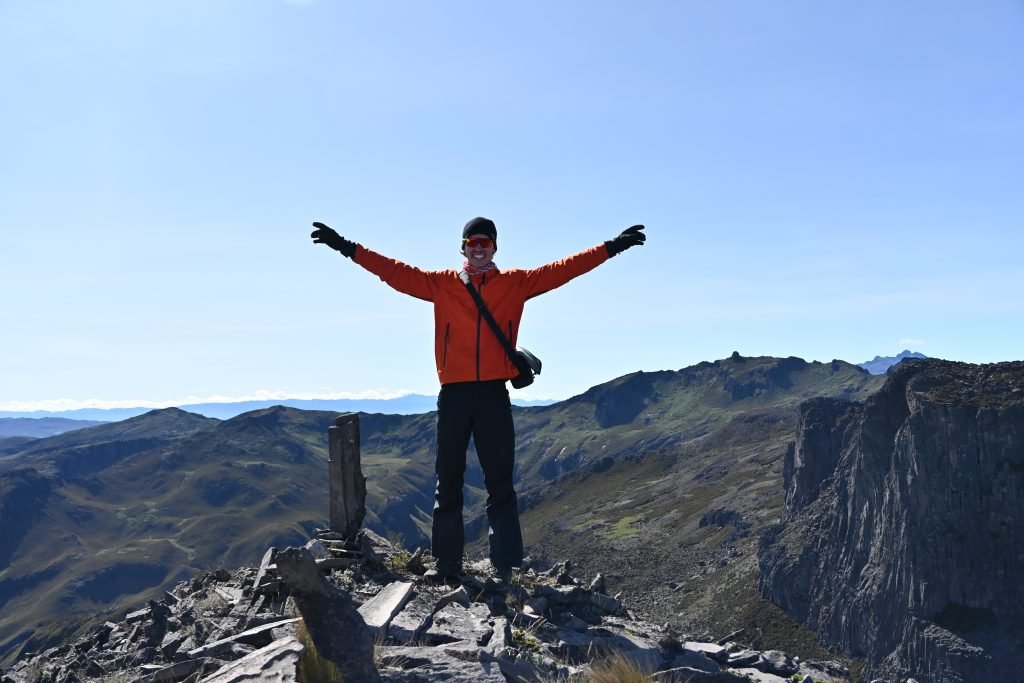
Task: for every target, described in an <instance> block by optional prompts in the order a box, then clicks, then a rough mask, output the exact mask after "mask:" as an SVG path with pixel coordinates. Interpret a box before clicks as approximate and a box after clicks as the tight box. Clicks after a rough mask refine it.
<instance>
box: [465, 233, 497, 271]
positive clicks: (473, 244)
mask: <svg viewBox="0 0 1024 683" xmlns="http://www.w3.org/2000/svg"><path fill="white" fill-rule="evenodd" d="M462 253H463V254H465V255H466V260H468V261H469V265H471V266H473V267H474V268H485V267H487V264H488V263H490V262H491V259H493V258H494V242H492V241H491V238H490V237H488V236H487V235H471V236H470V237H469V238H468V239H467V240H466V241H465V242H464V243H463V245H462Z"/></svg>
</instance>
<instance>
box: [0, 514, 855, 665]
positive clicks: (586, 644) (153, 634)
mask: <svg viewBox="0 0 1024 683" xmlns="http://www.w3.org/2000/svg"><path fill="white" fill-rule="evenodd" d="M314 566H315V568H316V571H319V572H322V573H323V574H324V576H320V575H319V574H317V573H316V572H315V571H314ZM488 568H489V564H488V563H487V562H486V561H481V562H478V563H475V564H472V565H470V566H469V567H468V569H469V572H468V573H467V574H466V575H464V576H462V577H460V582H459V584H458V585H454V586H435V585H431V584H429V583H427V582H426V581H425V580H424V579H423V577H422V574H423V572H424V564H423V562H422V556H421V554H420V553H419V552H417V553H414V554H410V553H408V552H406V551H403V550H398V549H396V548H394V547H393V546H392V545H391V544H390V543H388V542H387V541H386V540H384V539H382V538H380V537H379V536H376V535H375V534H373V533H372V532H369V531H367V530H363V531H362V532H360V537H359V539H358V542H356V543H353V542H352V541H344V540H341V539H340V538H339V535H338V534H331V533H329V532H328V533H322V534H321V535H320V537H319V538H318V539H314V540H312V541H310V543H308V544H307V546H306V548H305V549H287V550H283V551H281V552H277V551H275V550H274V549H271V550H269V551H268V552H267V553H266V555H265V557H264V559H263V562H262V563H261V564H260V566H259V568H256V567H253V568H246V569H239V570H237V571H235V572H228V571H225V570H218V571H216V572H208V573H206V574H204V575H202V576H200V577H198V578H196V579H193V580H191V581H186V582H183V583H180V584H178V585H177V586H176V587H175V588H174V590H173V591H169V592H168V593H167V594H166V595H165V596H164V598H163V599H162V600H159V601H151V602H150V603H149V604H148V606H146V607H144V608H142V609H139V610H136V611H133V612H130V613H129V614H127V615H126V616H125V617H124V618H123V619H120V620H118V621H111V622H107V623H105V624H103V625H101V626H98V627H97V628H95V629H93V630H92V632H91V633H89V634H88V635H87V636H86V637H84V638H81V639H80V640H78V641H76V642H74V643H66V644H64V645H61V646H59V647H55V648H52V649H49V650H47V651H46V652H42V653H38V654H33V655H25V656H23V657H22V658H21V659H20V660H19V661H18V662H17V663H16V664H15V665H14V666H13V667H11V668H10V669H8V670H6V671H0V683H76V682H78V681H110V680H125V681H160V682H162V683H177V682H179V681H197V680H201V681H204V682H214V683H241V682H242V681H268V680H273V681H297V680H299V671H300V670H301V671H304V672H305V674H306V675H307V676H311V675H312V674H311V673H310V672H311V671H313V670H317V671H321V672H323V671H325V670H329V669H330V667H331V666H332V663H334V664H340V666H339V667H338V669H339V671H341V673H342V674H343V675H345V676H346V677H345V678H344V680H350V681H371V680H381V681H391V682H396V683H397V682H399V681H401V682H402V683H418V682H429V681H449V682H452V683H457V682H459V681H465V682H467V683H469V682H473V683H476V682H478V681H495V682H496V683H505V682H507V681H514V682H538V683H539V682H540V681H550V682H552V683H554V682H556V681H570V680H571V681H576V682H578V683H582V682H584V681H587V680H590V673H591V672H592V671H593V670H594V669H595V668H600V667H601V666H602V665H603V664H602V663H604V662H607V661H609V660H612V661H616V660H615V658H618V660H617V661H619V662H625V663H626V664H625V666H632V667H635V668H637V669H639V670H643V671H646V672H648V679H647V680H651V681H658V682H659V683H677V682H679V683H681V682H683V681H688V682H690V683H750V682H751V681H759V682H761V683H785V681H787V680H789V677H791V676H792V675H793V674H800V675H801V676H802V680H803V681H804V683H810V682H814V681H817V682H818V683H823V682H828V681H837V682H840V681H842V682H845V681H848V680H849V672H848V671H847V670H846V669H844V668H843V667H841V666H840V665H838V664H835V663H834V662H817V661H810V662H801V661H799V659H796V658H792V657H789V656H787V655H786V654H785V653H782V652H777V651H768V652H760V651H755V650H751V649H749V648H747V647H744V646H743V645H741V644H740V642H738V641H739V638H740V634H731V635H730V636H728V637H727V638H726V639H722V641H721V642H716V641H715V640H713V639H712V638H710V637H709V636H692V635H684V634H682V633H679V632H678V631H676V630H675V629H673V628H672V627H670V626H669V625H667V624H666V625H665V626H660V627H659V626H653V625H651V624H648V623H645V622H643V621H641V620H638V619H636V618H635V616H634V615H633V614H632V613H631V612H630V611H629V610H628V609H626V608H625V606H624V605H623V604H622V603H621V601H620V600H619V599H618V598H616V597H612V596H609V595H606V594H605V593H604V579H603V577H600V576H598V577H596V578H595V579H594V580H593V581H591V582H588V583H583V582H581V581H580V580H579V579H577V578H576V577H574V576H573V575H572V572H571V566H570V564H569V563H568V562H563V563H559V564H557V565H555V566H554V567H551V568H549V569H547V570H546V571H539V569H538V568H532V567H531V568H524V571H523V572H522V573H521V574H517V575H516V577H515V578H514V580H513V582H512V583H511V585H505V586H501V585H499V584H496V583H495V582H494V581H493V580H492V581H488V580H486V579H487V570H488ZM356 606H358V607H357V610H358V615H359V616H361V617H362V620H363V621H362V622H360V620H359V618H358V617H357V616H356V614H355V611H356V610H353V607H356ZM371 627H372V628H371ZM371 632H375V633H376V637H375V641H376V645H375V646H373V647H372V648H368V645H370V643H372V642H373V641H371V640H370V639H369V634H370V633H371ZM370 650H372V652H371V651H370ZM325 660H326V661H325ZM305 680H334V679H331V678H330V677H329V676H326V675H325V677H324V678H306V679H305ZM605 680H607V678H605Z"/></svg>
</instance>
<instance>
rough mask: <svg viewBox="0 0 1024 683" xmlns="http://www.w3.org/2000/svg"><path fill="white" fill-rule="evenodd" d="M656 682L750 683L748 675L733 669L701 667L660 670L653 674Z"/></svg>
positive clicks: (652, 677) (653, 679)
mask: <svg viewBox="0 0 1024 683" xmlns="http://www.w3.org/2000/svg"><path fill="white" fill-rule="evenodd" d="M651 680H652V681H655V683H750V679H749V678H747V677H746V676H744V675H742V674H738V673H734V672H732V671H716V672H714V673H709V672H707V671H701V670H700V669H690V668H688V667H685V666H684V667H680V668H678V669H668V670H667V671H658V672H656V673H654V674H653V675H652V676H651Z"/></svg>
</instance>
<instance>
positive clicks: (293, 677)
mask: <svg viewBox="0 0 1024 683" xmlns="http://www.w3.org/2000/svg"><path fill="white" fill-rule="evenodd" d="M305 649H306V648H305V646H303V644H302V643H300V642H299V641H298V639H297V638H283V639H281V640H275V641H274V642H273V643H271V644H270V645H267V646H266V647H264V648H261V649H259V650H256V651H255V652H250V653H249V654H247V655H246V656H245V657H242V658H241V659H239V660H238V661H236V662H232V663H231V664H228V665H227V666H225V667H224V668H222V669H220V670H218V671H217V672H216V673H215V674H213V675H212V676H208V677H206V678H204V679H203V683H245V682H247V681H254V682H262V681H280V682H281V683H295V681H297V680H298V678H297V671H298V665H299V657H301V656H302V653H303V651H304V650H305Z"/></svg>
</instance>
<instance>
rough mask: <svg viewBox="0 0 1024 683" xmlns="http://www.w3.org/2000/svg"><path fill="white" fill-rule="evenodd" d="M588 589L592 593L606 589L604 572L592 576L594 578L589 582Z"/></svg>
mask: <svg viewBox="0 0 1024 683" xmlns="http://www.w3.org/2000/svg"><path fill="white" fill-rule="evenodd" d="M590 590H591V591H592V592H594V593H604V592H605V590H607V588H606V582H605V578H604V574H598V575H597V576H595V577H594V580H593V581H591V582H590Z"/></svg>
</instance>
